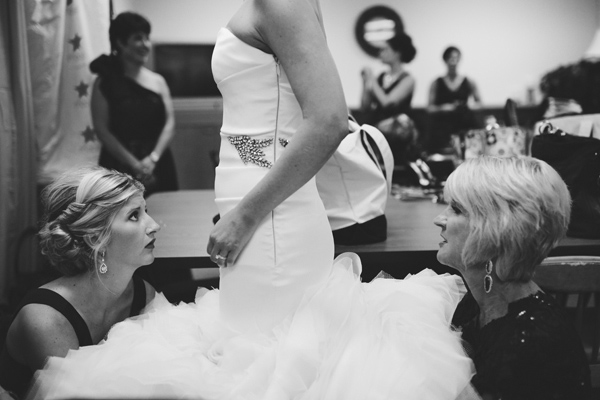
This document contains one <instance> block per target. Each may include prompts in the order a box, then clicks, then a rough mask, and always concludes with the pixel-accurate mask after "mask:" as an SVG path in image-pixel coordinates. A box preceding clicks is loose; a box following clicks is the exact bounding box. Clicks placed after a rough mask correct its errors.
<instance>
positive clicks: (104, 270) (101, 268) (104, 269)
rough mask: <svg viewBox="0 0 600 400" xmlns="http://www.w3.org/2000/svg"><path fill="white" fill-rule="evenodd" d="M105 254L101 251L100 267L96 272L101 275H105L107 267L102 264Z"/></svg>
mask: <svg viewBox="0 0 600 400" xmlns="http://www.w3.org/2000/svg"><path fill="white" fill-rule="evenodd" d="M105 253H106V251H103V252H102V254H101V255H100V257H101V258H100V267H99V268H98V271H100V273H101V274H105V273H107V272H108V265H106V263H105V262H104V254H105Z"/></svg>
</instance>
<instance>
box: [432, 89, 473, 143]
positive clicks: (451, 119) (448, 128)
mask: <svg viewBox="0 0 600 400" xmlns="http://www.w3.org/2000/svg"><path fill="white" fill-rule="evenodd" d="M435 90H436V91H435V102H434V104H433V105H436V106H440V105H442V104H455V105H456V108H455V109H454V110H453V111H443V112H437V113H434V114H432V115H431V135H430V140H429V146H428V147H429V149H430V151H432V152H434V151H440V150H442V149H444V147H446V146H448V144H449V142H450V136H451V135H452V134H462V133H464V132H465V131H467V130H469V129H475V128H476V127H477V121H476V118H475V114H474V113H473V111H472V110H471V109H469V107H468V101H469V97H471V96H472V95H473V87H472V85H471V82H469V80H468V79H467V78H466V77H465V78H464V79H463V81H462V83H461V84H460V86H459V87H458V89H456V90H451V89H450V88H449V87H448V85H447V84H446V81H445V80H444V78H443V77H440V78H437V79H436V80H435Z"/></svg>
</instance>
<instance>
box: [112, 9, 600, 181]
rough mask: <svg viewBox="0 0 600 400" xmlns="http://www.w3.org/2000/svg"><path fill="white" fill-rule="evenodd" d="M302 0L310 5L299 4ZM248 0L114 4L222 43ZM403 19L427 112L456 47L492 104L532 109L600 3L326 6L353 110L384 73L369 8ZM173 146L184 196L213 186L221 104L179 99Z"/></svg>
mask: <svg viewBox="0 0 600 400" xmlns="http://www.w3.org/2000/svg"><path fill="white" fill-rule="evenodd" d="M297 1H300V0H297ZM241 2H242V0H170V1H165V0H113V4H114V9H115V12H117V13H118V12H121V11H125V10H134V11H137V12H139V13H141V14H143V15H145V16H146V17H147V18H148V19H149V20H150V21H151V22H152V35H151V38H152V40H153V42H154V43H214V41H215V39H216V35H217V32H218V30H219V28H221V27H222V26H225V25H226V24H227V21H228V20H229V18H230V17H231V15H233V14H234V12H235V11H236V9H237V8H238V7H239V5H240V4H241ZM377 4H383V5H388V6H390V7H392V8H394V9H396V10H397V11H398V13H399V14H400V15H401V17H402V19H403V21H404V25H405V28H406V31H407V32H408V33H409V34H410V35H411V36H412V37H413V40H414V42H415V45H416V47H417V48H418V54H417V57H416V59H415V60H414V61H413V62H412V63H411V64H409V66H408V68H409V69H410V71H411V72H412V73H413V75H414V76H415V78H416V81H417V87H416V93H415V97H414V101H413V105H415V106H417V107H418V106H423V105H425V104H426V101H427V92H428V87H429V84H430V82H431V81H432V80H433V79H434V78H435V77H436V76H438V75H439V74H441V73H443V72H444V65H443V63H442V60H441V53H442V51H443V49H444V48H445V47H446V46H447V45H449V44H455V45H457V46H459V47H460V48H461V49H462V51H463V60H462V63H461V66H460V68H461V72H463V73H464V74H466V75H469V76H470V77H472V78H473V79H474V80H475V81H476V82H477V83H478V85H479V89H480V92H481V94H482V97H483V101H484V104H485V105H486V106H488V107H501V106H503V105H504V102H505V101H506V98H508V97H511V98H513V99H515V100H517V101H524V99H525V97H526V92H527V88H528V87H531V86H536V85H537V83H538V82H539V80H540V78H541V76H542V75H543V74H544V73H546V72H548V71H550V70H552V69H554V68H556V67H558V66H559V65H562V64H567V63H571V62H574V61H577V60H579V59H580V58H581V57H582V54H583V53H584V52H585V50H586V49H587V47H588V46H589V44H590V43H591V41H592V37H593V36H594V33H595V31H596V29H597V27H598V26H599V25H600V24H599V20H600V0H525V1H523V0H451V1H448V0H396V1H389V0H321V6H322V10H323V14H324V20H325V27H326V31H327V36H328V41H329V44H330V48H331V51H332V54H333V56H334V59H335V60H336V63H337V66H338V70H339V72H340V76H341V79H342V83H343V85H344V90H345V92H346V100H347V102H348V105H349V106H350V107H357V106H358V104H359V103H360V94H361V81H360V70H361V69H362V68H363V67H364V66H366V65H370V66H373V67H375V68H377V69H380V68H382V66H381V65H380V64H379V63H378V62H377V61H376V60H375V59H373V58H371V57H369V56H368V55H367V54H365V53H364V52H363V51H362V50H361V49H360V48H359V46H358V45H357V43H356V40H355V39H354V24H355V22H356V19H357V18H358V16H359V14H360V13H361V12H362V11H363V10H365V9H366V8H368V7H370V6H372V5H377ZM175 112H176V114H175V119H176V131H177V134H176V136H175V139H174V141H173V143H172V146H171V147H172V149H173V152H174V154H175V160H176V164H177V172H178V177H179V183H180V188H181V189H203V188H212V187H213V182H214V166H215V163H216V162H217V160H216V158H215V154H218V149H219V143H220V142H219V136H218V133H219V129H220V125H221V120H220V118H221V103H220V102H219V100H218V99H175Z"/></svg>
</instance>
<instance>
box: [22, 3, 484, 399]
mask: <svg viewBox="0 0 600 400" xmlns="http://www.w3.org/2000/svg"><path fill="white" fill-rule="evenodd" d="M212 64H213V74H214V77H215V81H216V82H217V84H218V87H219V90H220V91H221V93H222V95H223V126H222V129H221V150H220V164H219V166H218V168H217V171H216V182H215V192H216V202H217V205H218V208H219V212H220V214H221V216H222V218H221V220H220V221H219V222H218V223H217V224H216V226H215V228H214V230H213V232H212V234H211V238H210V241H209V244H208V252H209V254H210V255H211V258H212V259H213V260H214V261H215V262H217V263H218V264H219V266H220V270H221V279H220V290H213V291H210V292H208V293H207V294H206V295H204V296H198V297H197V299H196V303H192V304H180V305H177V306H175V305H171V304H169V303H168V302H167V301H166V300H165V298H164V297H163V296H162V295H160V294H159V295H157V298H156V299H155V300H154V302H153V303H152V304H151V305H150V306H149V307H148V310H147V312H146V313H145V314H144V315H142V316H140V317H139V318H136V319H131V320H127V321H125V322H123V323H120V324H117V325H115V326H114V327H113V329H112V330H111V331H110V333H109V335H108V337H107V339H106V340H105V341H104V342H103V343H102V344H100V345H98V346H90V347H85V348H81V349H79V350H77V351H73V352H71V353H70V354H69V355H68V356H67V357H66V358H65V359H59V358H52V359H50V360H49V362H48V364H47V366H46V368H45V369H44V370H43V371H41V372H40V373H39V374H38V377H37V381H36V384H35V386H34V388H33V389H32V392H31V396H32V397H39V398H65V397H85V396H92V397H96V398H107V397H136V398H146V397H162V398H202V399H361V400H362V399H400V398H402V399H455V398H457V397H458V396H459V395H460V394H461V393H463V395H464V390H465V388H467V389H468V388H469V381H470V378H471V376H472V373H473V370H472V363H471V361H470V360H469V358H468V357H467V356H466V355H465V353H464V351H463V349H462V346H461V341H460V336H459V334H458V333H456V332H453V331H452V329H451V327H450V320H451V318H452V314H453V312H454V308H455V306H456V304H457V303H458V301H459V300H460V298H461V296H462V295H463V294H464V292H465V288H464V286H463V284H462V280H461V279H460V278H458V277H455V276H450V275H444V276H438V275H436V274H435V273H433V272H432V271H429V270H425V271H423V272H422V273H420V274H418V275H416V276H412V277H410V278H407V279H405V280H402V281H398V280H394V279H376V280H374V281H373V282H371V283H361V282H360V269H361V266H360V260H359V259H358V257H357V256H356V255H354V254H345V255H342V256H340V257H338V259H336V260H335V261H334V260H333V256H334V245H333V238H332V234H331V228H330V226H329V224H328V220H327V216H326V213H325V210H324V207H323V204H322V202H321V201H320V198H319V195H318V192H317V189H316V185H315V181H314V175H315V174H316V172H317V171H318V170H319V169H320V167H321V166H322V165H323V164H324V163H325V161H326V160H327V159H328V157H329V156H331V154H332V153H333V151H334V150H335V149H336V147H337V145H338V144H339V142H340V141H341V140H342V138H343V137H344V136H345V134H346V133H347V131H348V126H347V113H346V111H347V109H346V104H345V101H344V95H343V91H342V88H341V83H340V80H339V77H338V74H337V71H336V68H335V65H334V63H333V60H332V57H331V55H330V53H329V50H328V48H327V45H326V41H325V34H324V29H323V25H322V18H321V11H320V7H319V3H318V0H246V1H244V3H243V4H242V6H241V8H240V10H239V11H238V12H237V13H236V14H235V15H234V17H233V18H232V20H231V21H230V22H229V24H228V26H227V27H226V28H223V29H221V30H220V31H219V33H218V37H217V43H216V46H215V50H214V54H213V61H212ZM158 243H159V244H158V245H160V238H159V239H158Z"/></svg>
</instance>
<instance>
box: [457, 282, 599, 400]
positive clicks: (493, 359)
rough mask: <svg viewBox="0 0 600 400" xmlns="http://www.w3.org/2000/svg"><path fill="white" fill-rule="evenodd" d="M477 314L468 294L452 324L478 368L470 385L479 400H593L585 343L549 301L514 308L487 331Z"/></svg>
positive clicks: (531, 300) (540, 297)
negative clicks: (487, 398) (481, 398)
mask: <svg viewBox="0 0 600 400" xmlns="http://www.w3.org/2000/svg"><path fill="white" fill-rule="evenodd" d="M478 313H479V309H478V307H477V304H476V303H475V300H474V299H473V297H472V296H471V294H470V293H469V294H467V295H466V296H465V298H464V299H463V301H462V302H461V303H460V304H459V306H458V308H457V311H456V313H455V315H454V321H453V322H454V324H455V325H456V326H457V327H459V329H460V328H462V333H463V339H464V340H465V342H466V344H465V347H466V349H467V353H468V354H469V355H470V356H471V358H472V359H473V361H474V362H475V369H476V371H477V372H476V375H475V376H474V377H473V379H472V383H473V386H474V387H475V388H476V389H477V390H478V391H479V393H480V394H482V395H484V394H491V395H492V398H494V399H503V400H521V399H522V400H536V399H540V400H541V399H544V400H549V399H564V400H567V399H568V400H576V399H589V398H590V372H589V367H588V361H587V358H586V356H585V353H584V351H583V347H582V345H581V341H580V339H579V336H578V334H577V332H576V331H575V328H574V327H573V326H572V324H571V323H570V322H569V321H568V319H567V318H566V316H565V314H564V312H563V310H562V309H561V308H560V307H559V306H558V305H557V304H556V302H555V301H554V299H553V298H552V297H551V296H549V295H547V294H545V293H543V292H541V291H539V292H537V293H536V294H534V295H531V296H529V297H526V298H523V299H520V300H518V301H516V302H514V303H511V304H510V305H509V308H508V313H507V314H506V315H505V316H503V317H501V318H498V319H496V320H493V321H491V322H490V323H488V324H487V325H485V326H483V327H480V326H479V323H478V317H477V314H478ZM473 316H474V317H473ZM471 317H473V318H471Z"/></svg>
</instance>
